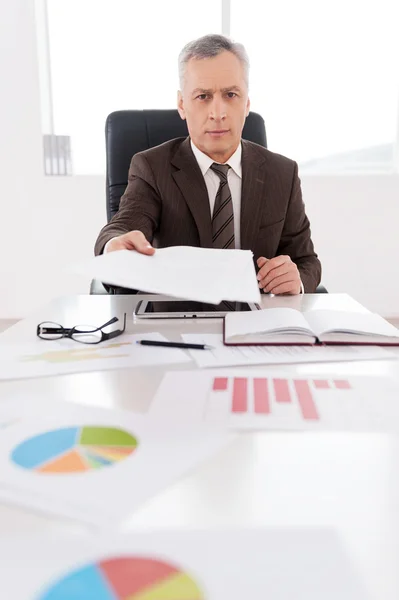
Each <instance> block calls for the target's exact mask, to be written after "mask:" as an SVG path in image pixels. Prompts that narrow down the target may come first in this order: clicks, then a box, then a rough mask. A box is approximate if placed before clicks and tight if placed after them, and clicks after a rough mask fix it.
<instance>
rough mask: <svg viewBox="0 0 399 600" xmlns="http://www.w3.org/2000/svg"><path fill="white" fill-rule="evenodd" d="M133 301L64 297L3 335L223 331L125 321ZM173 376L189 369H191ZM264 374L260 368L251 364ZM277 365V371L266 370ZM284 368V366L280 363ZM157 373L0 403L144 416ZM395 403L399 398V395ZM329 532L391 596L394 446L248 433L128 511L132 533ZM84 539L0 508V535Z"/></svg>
mask: <svg viewBox="0 0 399 600" xmlns="http://www.w3.org/2000/svg"><path fill="white" fill-rule="evenodd" d="M136 302H137V297H135V296H74V297H66V298H61V299H59V300H57V301H54V302H53V303H51V304H50V305H48V306H46V307H44V308H42V309H41V310H39V311H37V312H36V313H35V314H33V315H32V316H31V317H30V318H28V319H25V320H24V321H21V322H19V323H17V324H16V325H15V326H13V327H12V328H10V329H9V330H7V331H6V332H5V333H4V334H3V338H2V340H3V341H4V342H5V341H10V342H11V341H17V340H24V341H27V340H28V339H29V338H32V337H33V336H35V331H36V325H37V323H39V322H40V321H44V320H54V321H56V322H59V323H61V324H63V325H64V326H72V325H75V324H77V323H79V322H80V323H81V322H89V323H94V324H100V323H103V322H105V321H106V320H107V319H108V318H111V317H113V316H122V315H123V313H124V312H126V313H127V314H128V324H127V329H128V331H129V332H133V331H135V332H139V331H143V332H146V331H147V332H148V331H154V330H159V331H161V332H162V333H163V334H164V335H165V336H167V337H168V338H169V339H171V340H179V339H180V333H185V332H196V331H197V332H200V333H205V332H206V333H215V332H221V330H222V322H221V320H216V319H206V320H202V319H199V320H175V321H172V320H168V321H164V320H162V321H161V320H159V321H158V320H157V321H156V322H149V321H147V322H140V323H133V322H132V320H131V315H132V311H133V307H134V305H135V303H136ZM263 304H264V306H282V305H284V306H291V307H295V308H299V309H301V310H308V309H309V308H312V307H318V308H336V309H343V310H354V311H356V310H364V309H362V307H361V306H360V305H359V304H358V303H357V302H355V301H354V300H353V299H351V298H350V297H349V296H347V295H346V294H335V295H334V294H319V295H305V296H297V297H291V298H290V297H280V298H278V297H267V296H265V297H264V298H263ZM171 368H173V369H183V368H184V369H195V368H196V367H195V363H194V362H192V363H187V364H182V365H174V366H172V367H167V369H168V370H170V369H171ZM253 368H254V369H255V368H263V369H265V368H267V367H253ZM270 368H273V367H270ZM279 368H280V367H279ZM281 368H282V369H284V370H285V371H286V372H287V373H289V374H291V375H292V374H301V375H303V374H306V373H313V374H314V373H322V372H334V373H337V374H347V375H353V374H364V373H367V374H370V373H373V374H390V375H393V376H395V377H398V378H399V361H375V362H370V361H367V362H360V361H359V362H354V363H347V364H345V363H334V364H329V365H326V364H322V365H321V364H318V365H309V364H308V365H287V366H281ZM164 371H165V367H147V368H141V369H140V370H138V369H137V370H136V369H129V370H127V369H126V370H118V371H105V372H97V373H87V374H79V375H67V376H62V377H58V378H46V379H33V380H28V381H27V380H25V381H19V382H18V381H13V382H3V383H1V384H0V401H1V399H2V398H6V397H7V396H8V395H9V393H10V392H11V391H14V390H19V391H21V390H24V391H26V392H27V393H29V392H30V391H32V392H33V391H34V392H35V393H43V394H46V395H47V394H52V395H54V396H57V397H59V398H61V399H64V400H73V401H81V402H84V403H89V404H93V405H98V406H105V407H110V406H115V407H123V408H127V409H129V408H130V409H132V410H135V411H140V412H145V410H146V408H147V406H148V405H149V403H150V402H151V399H152V397H153V394H154V393H155V390H156V389H157V386H158V384H159V382H160V381H161V378H162V375H163V372H164ZM398 401H399V398H398ZM262 525H263V526H272V525H286V526H295V525H297V526H299V525H302V526H303V525H309V526H333V527H335V528H336V529H337V531H338V532H339V533H340V535H341V536H342V538H343V540H344V542H345V544H346V548H347V550H348V552H349V553H350V554H351V556H352V559H353V561H354V563H355V566H356V567H357V568H358V570H359V571H360V573H361V576H362V578H363V581H364V582H365V584H366V586H367V587H368V588H369V590H370V593H371V597H372V598H374V599H375V600H398V598H399V438H395V437H390V436H388V435H375V434H373V435H372V434H331V433H324V434H314V433H312V434H305V433H251V434H242V435H240V436H239V438H238V439H237V440H236V441H235V442H233V443H232V445H230V446H229V447H228V448H226V449H225V450H224V451H223V452H221V453H220V454H219V455H217V456H215V457H214V458H213V459H212V460H211V461H209V462H208V463H207V464H204V465H203V466H201V467H200V468H199V469H197V470H196V471H195V472H193V473H192V474H191V475H190V476H188V477H186V478H185V479H183V480H181V481H180V482H178V483H176V484H175V485H173V486H171V487H170V488H168V489H167V490H165V491H164V492H162V493H160V494H159V495H157V496H156V497H154V498H153V499H152V500H151V501H150V502H148V503H147V504H146V505H145V506H143V507H142V508H141V509H140V510H138V511H137V512H135V513H134V515H133V516H132V518H131V520H130V521H129V523H128V525H127V529H129V530H138V529H144V530H145V529H147V528H153V527H157V528H158V527H159V528H170V527H176V528H198V527H206V528H212V527H260V526H262ZM50 529H51V530H52V531H60V532H61V531H64V532H65V531H67V532H72V531H73V532H84V529H83V528H81V527H80V526H78V525H76V526H75V525H71V524H70V522H68V523H67V522H66V521H62V520H57V519H54V518H50V517H49V518H47V517H44V516H39V515H35V514H33V513H29V512H28V511H25V510H22V509H18V508H14V507H9V506H2V505H0V536H1V535H3V534H6V533H13V532H19V533H23V532H29V533H33V532H42V531H46V530H50Z"/></svg>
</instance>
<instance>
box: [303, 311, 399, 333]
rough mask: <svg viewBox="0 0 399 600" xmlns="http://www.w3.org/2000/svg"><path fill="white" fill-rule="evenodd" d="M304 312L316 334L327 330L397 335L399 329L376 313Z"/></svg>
mask: <svg viewBox="0 0 399 600" xmlns="http://www.w3.org/2000/svg"><path fill="white" fill-rule="evenodd" d="M304 314H305V317H306V320H307V321H308V322H309V324H310V326H311V327H312V329H313V331H314V332H315V334H316V335H317V336H320V335H322V334H323V333H327V332H332V331H336V332H343V333H357V334H361V335H376V336H388V337H399V330H398V329H397V328H396V327H394V326H393V325H391V324H390V323H388V321H386V320H385V319H383V318H382V317H381V316H380V315H377V314H376V313H357V312H346V311H341V310H310V311H308V312H306V313H304Z"/></svg>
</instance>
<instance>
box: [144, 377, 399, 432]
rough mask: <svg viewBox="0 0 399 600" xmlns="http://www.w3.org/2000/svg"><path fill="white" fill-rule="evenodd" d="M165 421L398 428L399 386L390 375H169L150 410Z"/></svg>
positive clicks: (243, 425) (270, 426) (244, 426)
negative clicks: (388, 376)
mask: <svg viewBox="0 0 399 600" xmlns="http://www.w3.org/2000/svg"><path fill="white" fill-rule="evenodd" d="M150 411H151V414H152V415H153V416H154V417H157V418H159V419H161V420H162V421H164V422H165V423H167V422H168V420H170V419H171V417H172V415H173V420H176V419H177V415H178V418H179V421H180V422H181V423H192V424H193V423H197V424H198V423H203V422H206V423H212V424H214V425H220V426H224V427H226V428H228V429H231V430H251V429H252V430H262V429H266V430H281V431H284V430H292V431H323V430H328V431H371V432H383V431H385V432H393V433H398V432H399V384H398V382H396V381H394V380H392V379H389V378H387V377H367V376H365V377H360V376H359V377H346V376H344V377H341V376H335V377H334V376H332V375H331V374H328V375H327V374H326V375H325V376H323V375H320V374H318V375H315V376H313V377H312V376H310V375H309V376H306V377H303V376H295V377H287V375H286V373H281V372H279V371H278V370H276V371H270V370H267V371H262V370H261V369H259V370H256V371H253V370H246V369H240V371H237V370H232V369H230V370H227V369H224V370H217V371H184V372H182V371H181V372H179V371H174V372H170V373H166V375H165V377H164V379H163V380H162V383H161V385H160V387H159V388H158V391H157V393H156V395H155V397H154V400H153V402H152V404H151V408H150Z"/></svg>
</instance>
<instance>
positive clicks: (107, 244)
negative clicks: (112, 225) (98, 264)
mask: <svg viewBox="0 0 399 600" xmlns="http://www.w3.org/2000/svg"><path fill="white" fill-rule="evenodd" d="M115 238H116V236H115V237H113V238H111V239H110V240H108V242H107V243H106V244H105V246H104V248H103V254H106V253H107V252H108V246H109V245H110V243H111V242H112V240H114V239H115Z"/></svg>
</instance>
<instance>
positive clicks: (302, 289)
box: [104, 246, 305, 294]
mask: <svg viewBox="0 0 399 600" xmlns="http://www.w3.org/2000/svg"><path fill="white" fill-rule="evenodd" d="M106 247H107V246H105V248H106ZM105 248H104V250H105ZM299 293H300V294H304V293H305V288H304V287H303V283H302V279H301V289H300V292H299Z"/></svg>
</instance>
